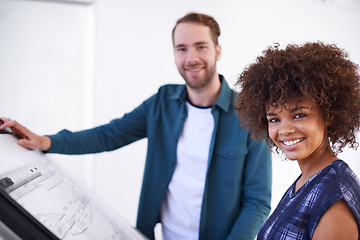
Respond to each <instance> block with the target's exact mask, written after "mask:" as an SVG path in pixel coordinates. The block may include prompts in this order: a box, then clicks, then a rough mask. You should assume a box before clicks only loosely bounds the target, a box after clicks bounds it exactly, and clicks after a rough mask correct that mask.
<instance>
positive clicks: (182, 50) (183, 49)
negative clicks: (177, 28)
mask: <svg viewBox="0 0 360 240" xmlns="http://www.w3.org/2000/svg"><path fill="white" fill-rule="evenodd" d="M185 50H186V49H185V48H178V49H177V51H178V52H184V51H185Z"/></svg>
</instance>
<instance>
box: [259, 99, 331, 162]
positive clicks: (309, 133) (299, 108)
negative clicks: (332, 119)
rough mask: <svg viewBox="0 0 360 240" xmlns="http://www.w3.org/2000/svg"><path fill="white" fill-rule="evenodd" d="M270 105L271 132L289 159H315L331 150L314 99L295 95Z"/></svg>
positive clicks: (275, 141)
mask: <svg viewBox="0 0 360 240" xmlns="http://www.w3.org/2000/svg"><path fill="white" fill-rule="evenodd" d="M267 109H268V111H267V113H266V116H267V119H268V133H269V136H270V138H271V140H272V141H273V142H274V143H275V145H276V146H277V147H278V148H279V149H281V150H282V151H283V152H284V154H285V155H286V157H287V158H288V159H290V160H298V161H301V160H305V159H309V158H310V159H312V158H317V157H319V156H321V155H322V153H324V152H325V151H329V148H328V146H329V144H328V141H327V137H326V136H327V134H326V131H325V129H326V126H325V123H324V121H323V119H322V116H321V114H320V111H319V110H318V108H317V107H316V106H315V105H314V104H313V103H312V102H310V101H305V100H304V101H299V102H297V101H296V100H295V99H294V100H292V101H290V102H288V103H285V105H284V107H282V106H281V105H279V106H277V107H274V106H271V105H269V106H268V108H267ZM319 154H320V155H319Z"/></svg>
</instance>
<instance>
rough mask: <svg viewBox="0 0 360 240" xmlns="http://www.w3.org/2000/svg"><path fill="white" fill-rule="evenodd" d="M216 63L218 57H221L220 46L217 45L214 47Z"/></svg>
mask: <svg viewBox="0 0 360 240" xmlns="http://www.w3.org/2000/svg"><path fill="white" fill-rule="evenodd" d="M215 50H216V61H219V60H220V57H221V46H220V44H218V45H217V46H216V49H215Z"/></svg>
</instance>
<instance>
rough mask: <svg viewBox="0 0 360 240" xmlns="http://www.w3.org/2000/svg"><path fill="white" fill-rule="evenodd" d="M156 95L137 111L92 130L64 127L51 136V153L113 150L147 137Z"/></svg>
mask: <svg viewBox="0 0 360 240" xmlns="http://www.w3.org/2000/svg"><path fill="white" fill-rule="evenodd" d="M153 98H154V96H152V97H150V98H149V99H147V100H146V101H144V102H143V103H142V104H141V105H140V106H138V107H137V108H135V109H134V110H133V111H131V112H129V113H126V114H125V115H124V116H123V117H122V118H117V119H114V120H112V121H110V122H109V123H108V124H104V125H101V126H98V127H95V128H92V129H87V130H83V131H78V132H71V131H69V130H66V129H64V130H62V131H60V132H59V133H57V134H55V135H49V137H50V139H51V147H50V149H49V151H48V153H62V154H88V153H99V152H104V151H111V150H114V149H118V148H120V147H123V146H125V145H127V144H130V143H132V142H135V141H137V140H139V139H142V138H145V137H146V132H147V115H148V112H147V111H148V109H149V105H150V104H151V102H152V100H153Z"/></svg>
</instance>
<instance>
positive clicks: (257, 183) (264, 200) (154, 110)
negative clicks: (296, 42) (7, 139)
mask: <svg viewBox="0 0 360 240" xmlns="http://www.w3.org/2000/svg"><path fill="white" fill-rule="evenodd" d="M220 79H221V82H222V85H221V91H220V95H219V98H218V99H217V102H216V103H215V104H214V105H213V106H212V114H213V117H214V121H215V129H214V133H213V136H212V139H211V144H210V154H209V160H208V170H207V176H206V182H205V190H204V197H203V204H202V211H201V220H200V230H199V239H206V240H209V239H218V240H223V239H246V240H252V239H254V238H255V236H256V234H257V232H258V230H259V228H260V227H261V225H262V224H263V222H264V221H265V219H266V218H267V216H268V214H269V212H270V200H271V179H272V176H271V172H272V170H271V154H270V151H269V150H268V147H267V145H266V144H265V143H264V142H261V143H258V142H257V141H256V140H253V139H251V138H250V135H249V133H248V131H247V130H244V129H242V128H241V127H240V121H239V119H238V116H237V112H236V111H235V109H234V107H233V105H232V102H233V97H234V95H235V94H234V92H233V91H232V90H231V89H230V88H229V86H228V84H227V83H226V81H225V79H224V78H223V76H221V75H220ZM186 96H187V91H186V87H185V85H165V86H163V87H161V88H160V89H159V91H158V92H157V93H156V94H155V95H153V96H152V97H150V98H149V99H147V100H145V101H144V102H143V103H142V104H141V105H140V106H138V107H137V108H135V109H134V110H133V111H132V112H130V113H127V114H125V115H124V116H123V117H122V118H118V119H114V120H112V121H111V122H110V123H108V124H106V125H102V126H99V127H95V128H93V129H89V130H84V131H80V132H74V133H73V132H70V131H68V130H63V131H61V132H59V133H58V134H56V135H51V136H50V138H51V142H52V145H51V148H50V150H49V153H64V154H85V153H97V152H102V151H111V150H114V149H118V148H120V147H123V146H125V145H127V144H130V143H132V142H134V141H136V140H139V139H142V138H148V151H147V158H146V164H145V170H144V178H143V184H142V189H141V196H140V202H139V209H138V219H137V228H138V229H139V230H140V231H141V232H142V233H143V234H144V235H145V236H147V237H148V238H150V239H153V238H154V227H155V225H156V223H158V222H159V221H160V209H161V205H162V203H163V201H164V199H165V196H166V192H167V187H168V185H169V183H170V181H171V178H172V175H173V173H174V169H175V166H176V148H177V141H178V139H179V137H180V134H181V131H182V128H183V125H184V121H185V119H186V117H187V109H186V105H185V102H186Z"/></svg>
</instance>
